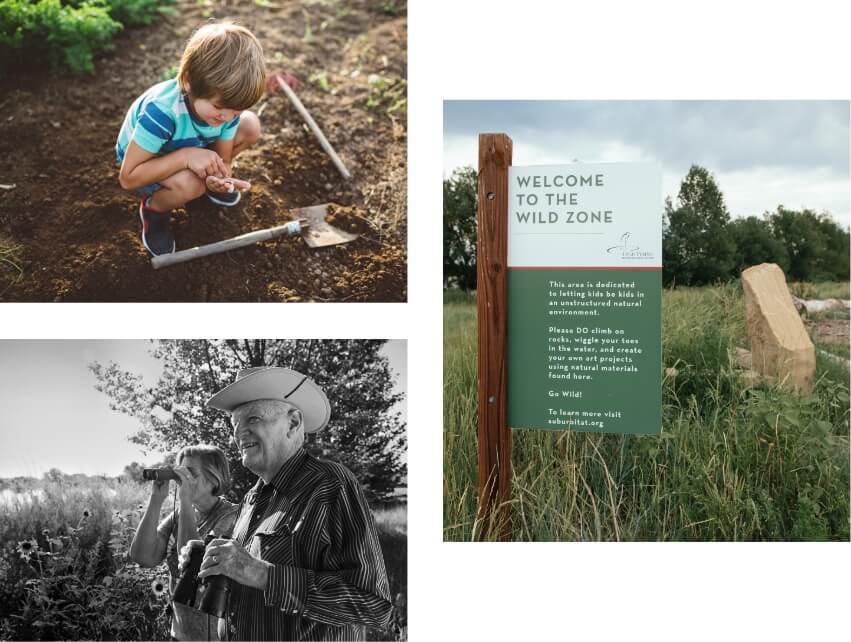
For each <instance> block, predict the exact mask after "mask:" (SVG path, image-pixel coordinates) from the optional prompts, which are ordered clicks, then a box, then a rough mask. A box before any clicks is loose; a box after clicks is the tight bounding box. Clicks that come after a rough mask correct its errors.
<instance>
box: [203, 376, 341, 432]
mask: <svg viewBox="0 0 851 642" xmlns="http://www.w3.org/2000/svg"><path fill="white" fill-rule="evenodd" d="M258 399H278V400H279V401H286V402H288V403H291V404H293V405H294V406H295V407H296V408H298V409H299V410H300V411H301V415H302V417H303V419H304V432H316V431H318V430H322V429H323V428H324V427H325V425H326V424H327V423H328V420H329V419H331V404H330V403H328V397H326V396H325V393H324V392H323V391H322V388H320V387H319V386H317V385H316V383H314V381H313V380H312V379H311V378H310V377H308V376H307V375H303V374H301V373H300V372H296V371H295V370H290V369H289V368H272V367H260V368H244V369H242V370H240V371H239V372H237V373H236V380H235V381H234V382H233V383H232V384H230V385H229V386H227V387H225V388H222V389H221V390H219V391H218V392H217V393H216V394H214V395H213V396H212V397H210V399H209V401H207V405H208V406H209V407H211V408H218V409H219V410H225V411H227V412H232V411H233V409H234V408H236V407H237V406H241V405H242V404H244V403H248V402H249V401H257V400H258Z"/></svg>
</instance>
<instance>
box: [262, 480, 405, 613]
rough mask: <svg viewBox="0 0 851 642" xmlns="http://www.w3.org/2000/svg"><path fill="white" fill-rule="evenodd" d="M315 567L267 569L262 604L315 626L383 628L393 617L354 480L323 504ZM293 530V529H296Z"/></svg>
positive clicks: (369, 521) (372, 527)
mask: <svg viewBox="0 0 851 642" xmlns="http://www.w3.org/2000/svg"><path fill="white" fill-rule="evenodd" d="M324 521H325V524H324V528H323V531H324V532H323V535H322V538H323V539H324V540H326V541H327V542H328V544H327V546H326V547H325V550H324V551H323V552H322V554H321V558H322V563H321V565H320V569H318V570H314V569H305V568H298V567H294V566H287V565H282V564H278V565H271V566H270V568H269V580H268V585H267V586H266V588H265V590H264V599H265V602H266V605H267V606H273V605H274V606H277V607H278V608H280V609H281V610H283V611H286V612H288V613H293V614H299V615H301V616H302V617H306V618H309V619H312V620H316V621H318V622H323V623H325V624H330V625H334V626H341V625H345V624H352V625H360V626H371V627H375V628H380V629H386V628H387V627H388V626H389V623H390V619H391V617H392V613H393V604H392V602H391V598H390V586H389V582H388V580H387V572H386V570H385V567H384V556H383V555H382V553H381V545H380V544H379V541H378V534H377V531H376V528H375V522H374V521H373V519H372V513H371V512H370V509H369V505H368V504H367V502H366V497H365V496H364V494H363V491H362V490H361V488H360V485H359V484H358V483H357V481H356V480H355V479H354V477H352V478H347V479H346V480H345V482H344V485H343V488H342V489H341V492H340V493H339V495H338V496H337V498H336V501H334V502H332V503H331V504H329V505H328V506H327V511H326V513H325V520H324ZM297 527H298V526H297Z"/></svg>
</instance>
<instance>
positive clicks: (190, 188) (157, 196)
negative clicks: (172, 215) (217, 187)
mask: <svg viewBox="0 0 851 642" xmlns="http://www.w3.org/2000/svg"><path fill="white" fill-rule="evenodd" d="M160 185H161V188H160V189H158V190H157V191H156V192H154V195H153V196H152V197H151V200H150V201H149V203H150V206H151V207H153V208H154V209H155V210H158V211H160V212H167V211H168V210H172V209H174V208H175V207H182V206H183V205H185V204H186V203H188V202H189V201H191V200H194V199H196V198H198V197H199V196H201V195H203V194H204V193H205V192H206V191H207V186H206V185H205V184H204V181H202V180H201V179H200V178H198V177H197V176H196V175H195V173H194V172H192V171H190V170H188V169H182V170H180V171H179V172H177V174H174V175H172V176H169V177H168V178H166V179H165V180H162V181H160Z"/></svg>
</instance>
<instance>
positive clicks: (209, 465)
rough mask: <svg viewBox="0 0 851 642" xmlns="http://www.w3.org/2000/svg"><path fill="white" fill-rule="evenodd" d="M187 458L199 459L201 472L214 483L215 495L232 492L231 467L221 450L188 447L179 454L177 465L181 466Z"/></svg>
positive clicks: (201, 445)
mask: <svg viewBox="0 0 851 642" xmlns="http://www.w3.org/2000/svg"><path fill="white" fill-rule="evenodd" d="M186 457H197V458H198V461H200V462H201V471H202V472H203V473H204V474H205V475H206V476H207V479H209V480H210V481H211V482H212V483H213V486H214V488H213V495H224V494H226V493H227V492H228V491H229V490H230V466H229V465H228V459H227V457H225V454H224V453H223V452H222V451H221V450H220V449H219V448H216V447H215V446H209V445H207V444H199V445H198V446H186V447H185V448H183V449H181V451H180V452H179V453H177V457H176V459H175V461H176V462H177V465H178V466H180V465H181V464H182V463H183V460H184V459H185V458H186Z"/></svg>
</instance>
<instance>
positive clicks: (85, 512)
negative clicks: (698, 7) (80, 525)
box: [83, 508, 92, 519]
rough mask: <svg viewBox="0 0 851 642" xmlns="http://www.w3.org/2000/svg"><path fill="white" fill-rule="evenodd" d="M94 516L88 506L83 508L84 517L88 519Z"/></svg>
mask: <svg viewBox="0 0 851 642" xmlns="http://www.w3.org/2000/svg"><path fill="white" fill-rule="evenodd" d="M91 516H92V512H91V511H90V510H89V509H88V508H84V509H83V519H88V518H89V517H91Z"/></svg>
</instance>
